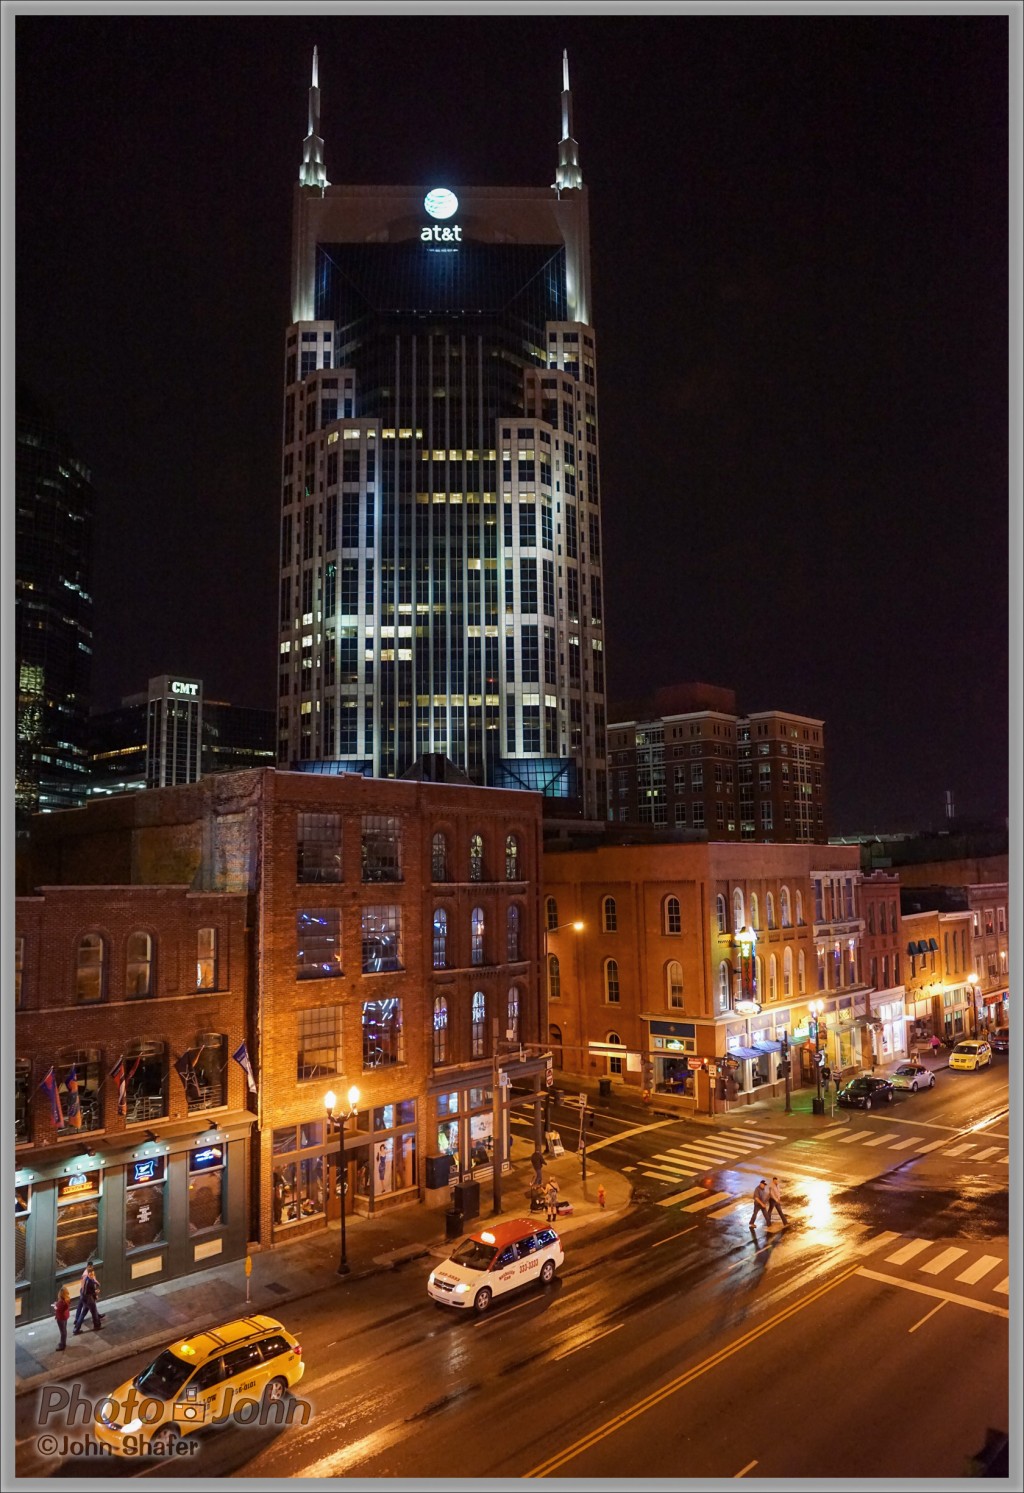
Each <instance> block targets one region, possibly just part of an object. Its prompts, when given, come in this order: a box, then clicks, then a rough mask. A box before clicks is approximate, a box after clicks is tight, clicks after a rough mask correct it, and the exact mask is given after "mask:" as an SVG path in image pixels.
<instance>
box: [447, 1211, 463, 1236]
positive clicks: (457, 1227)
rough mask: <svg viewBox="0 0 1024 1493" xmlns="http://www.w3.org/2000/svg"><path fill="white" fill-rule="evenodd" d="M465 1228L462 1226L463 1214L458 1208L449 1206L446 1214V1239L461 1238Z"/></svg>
mask: <svg viewBox="0 0 1024 1493" xmlns="http://www.w3.org/2000/svg"><path fill="white" fill-rule="evenodd" d="M464 1233H465V1229H464V1228H463V1227H462V1214H461V1213H460V1212H459V1210H458V1208H449V1209H448V1212H447V1213H446V1214H445V1215H444V1237H445V1238H446V1239H461V1238H462V1236H463V1234H464Z"/></svg>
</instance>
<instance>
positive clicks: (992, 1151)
mask: <svg viewBox="0 0 1024 1493" xmlns="http://www.w3.org/2000/svg"><path fill="white" fill-rule="evenodd" d="M999 1149H1000V1148H999V1147H998V1146H987V1147H986V1148H985V1150H984V1151H979V1152H978V1154H977V1156H975V1158H974V1159H975V1161H987V1160H988V1158H989V1157H990V1156H995V1155H996V1154H997V1153H998V1151H999ZM947 1154H948V1155H950V1156H952V1154H953V1153H952V1151H950V1152H948V1153H947Z"/></svg>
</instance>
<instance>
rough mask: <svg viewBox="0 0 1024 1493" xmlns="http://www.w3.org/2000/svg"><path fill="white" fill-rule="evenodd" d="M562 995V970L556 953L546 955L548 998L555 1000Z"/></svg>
mask: <svg viewBox="0 0 1024 1493" xmlns="http://www.w3.org/2000/svg"><path fill="white" fill-rule="evenodd" d="M561 995H562V971H561V969H560V968H559V965H558V955H557V954H549V955H548V1000H549V1001H557V1000H560V999H561Z"/></svg>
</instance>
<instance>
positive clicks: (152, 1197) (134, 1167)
mask: <svg viewBox="0 0 1024 1493" xmlns="http://www.w3.org/2000/svg"><path fill="white" fill-rule="evenodd" d="M166 1169H167V1158H166V1156H143V1157H142V1158H141V1159H138V1158H137V1159H136V1160H134V1161H130V1162H129V1163H128V1165H127V1167H126V1168H125V1194H124V1243H125V1249H127V1250H133V1249H144V1248H146V1247H147V1246H148V1245H151V1244H160V1243H162V1242H163V1239H164V1188H165V1186H166Z"/></svg>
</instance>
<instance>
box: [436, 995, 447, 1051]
mask: <svg viewBox="0 0 1024 1493" xmlns="http://www.w3.org/2000/svg"><path fill="white" fill-rule="evenodd" d="M447 1061H448V997H447V996H446V995H438V996H435V998H434V1062H435V1063H447Z"/></svg>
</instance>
